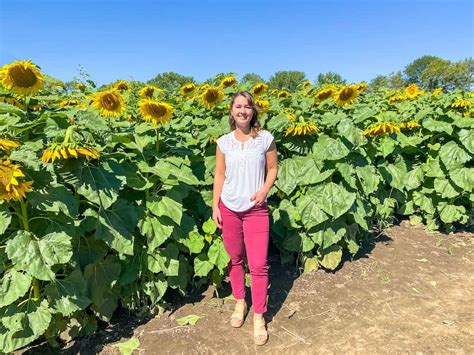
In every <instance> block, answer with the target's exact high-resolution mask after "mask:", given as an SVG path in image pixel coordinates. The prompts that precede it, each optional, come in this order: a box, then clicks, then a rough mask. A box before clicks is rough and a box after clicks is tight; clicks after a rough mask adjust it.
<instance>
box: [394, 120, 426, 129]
mask: <svg viewBox="0 0 474 355" xmlns="http://www.w3.org/2000/svg"><path fill="white" fill-rule="evenodd" d="M398 127H400V128H401V129H405V128H407V129H412V128H420V127H421V125H420V124H419V123H418V122H416V121H408V122H401V123H400V124H399V125H398Z"/></svg>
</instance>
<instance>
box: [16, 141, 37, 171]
mask: <svg viewBox="0 0 474 355" xmlns="http://www.w3.org/2000/svg"><path fill="white" fill-rule="evenodd" d="M42 148H43V141H42V140H41V139H38V140H36V141H30V142H25V143H22V145H21V146H20V147H19V148H17V149H15V150H14V151H13V152H11V153H10V156H9V159H11V160H13V161H15V162H19V163H21V165H22V166H26V167H28V168H31V169H33V170H35V171H38V170H40V168H41V160H40V159H38V152H39V151H40V150H41V149H42Z"/></svg>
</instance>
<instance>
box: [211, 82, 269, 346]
mask: <svg viewBox="0 0 474 355" xmlns="http://www.w3.org/2000/svg"><path fill="white" fill-rule="evenodd" d="M257 116H258V111H257V108H256V106H255V103H254V100H253V98H252V96H251V95H250V94H249V93H248V92H247V91H240V92H238V93H236V94H235V95H234V97H233V98H232V100H231V102H230V113H229V124H230V127H231V132H230V133H228V134H225V135H223V136H221V137H220V138H219V139H218V140H217V148H216V171H215V175H214V190H213V208H212V218H213V220H214V222H215V223H216V224H217V226H218V227H219V228H220V229H222V236H223V239H224V246H225V248H226V250H227V253H228V254H229V256H230V262H229V276H230V283H231V286H232V294H233V296H234V298H235V299H236V304H235V311H234V313H233V314H232V316H231V325H232V326H233V327H235V328H238V327H241V326H242V324H243V323H244V318H245V315H246V313H247V305H246V303H245V270H244V256H245V255H247V260H248V264H249V269H250V276H251V292H252V309H253V312H254V317H253V324H254V342H255V344H257V345H264V344H265V343H266V342H267V340H268V333H267V330H266V327H265V320H264V318H263V314H264V313H265V312H266V310H267V289H268V263H267V250H268V238H269V217H268V208H267V204H266V197H267V194H268V191H269V190H270V188H271V187H272V185H273V183H274V182H275V179H276V177H277V172H278V161H277V151H276V145H275V142H274V139H273V136H272V135H271V134H270V132H268V131H265V130H262V129H261V127H260V123H259V122H258V120H257Z"/></svg>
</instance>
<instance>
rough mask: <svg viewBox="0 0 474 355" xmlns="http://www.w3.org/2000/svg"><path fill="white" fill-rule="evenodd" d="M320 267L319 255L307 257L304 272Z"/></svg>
mask: <svg viewBox="0 0 474 355" xmlns="http://www.w3.org/2000/svg"><path fill="white" fill-rule="evenodd" d="M318 269H319V262H318V257H317V256H313V257H307V258H306V259H305V261H304V272H311V271H314V270H318Z"/></svg>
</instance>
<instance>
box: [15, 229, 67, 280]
mask: <svg viewBox="0 0 474 355" xmlns="http://www.w3.org/2000/svg"><path fill="white" fill-rule="evenodd" d="M6 251H7V254H8V257H9V258H10V260H12V261H13V263H15V264H17V265H16V266H17V267H18V268H19V269H20V270H25V271H26V272H27V273H28V274H30V275H31V276H33V277H36V278H37V279H40V280H45V281H49V280H54V279H55V275H54V272H53V271H52V270H51V267H52V266H54V265H57V264H65V263H67V262H68V261H69V260H70V259H71V256H72V246H71V237H70V236H68V235H67V234H66V233H50V234H47V235H45V236H44V237H42V238H41V239H39V240H38V239H37V238H36V237H35V236H34V235H33V234H32V233H30V232H27V231H18V232H17V233H16V235H15V236H14V237H13V238H12V239H10V240H9V241H8V242H7V248H6Z"/></svg>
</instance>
